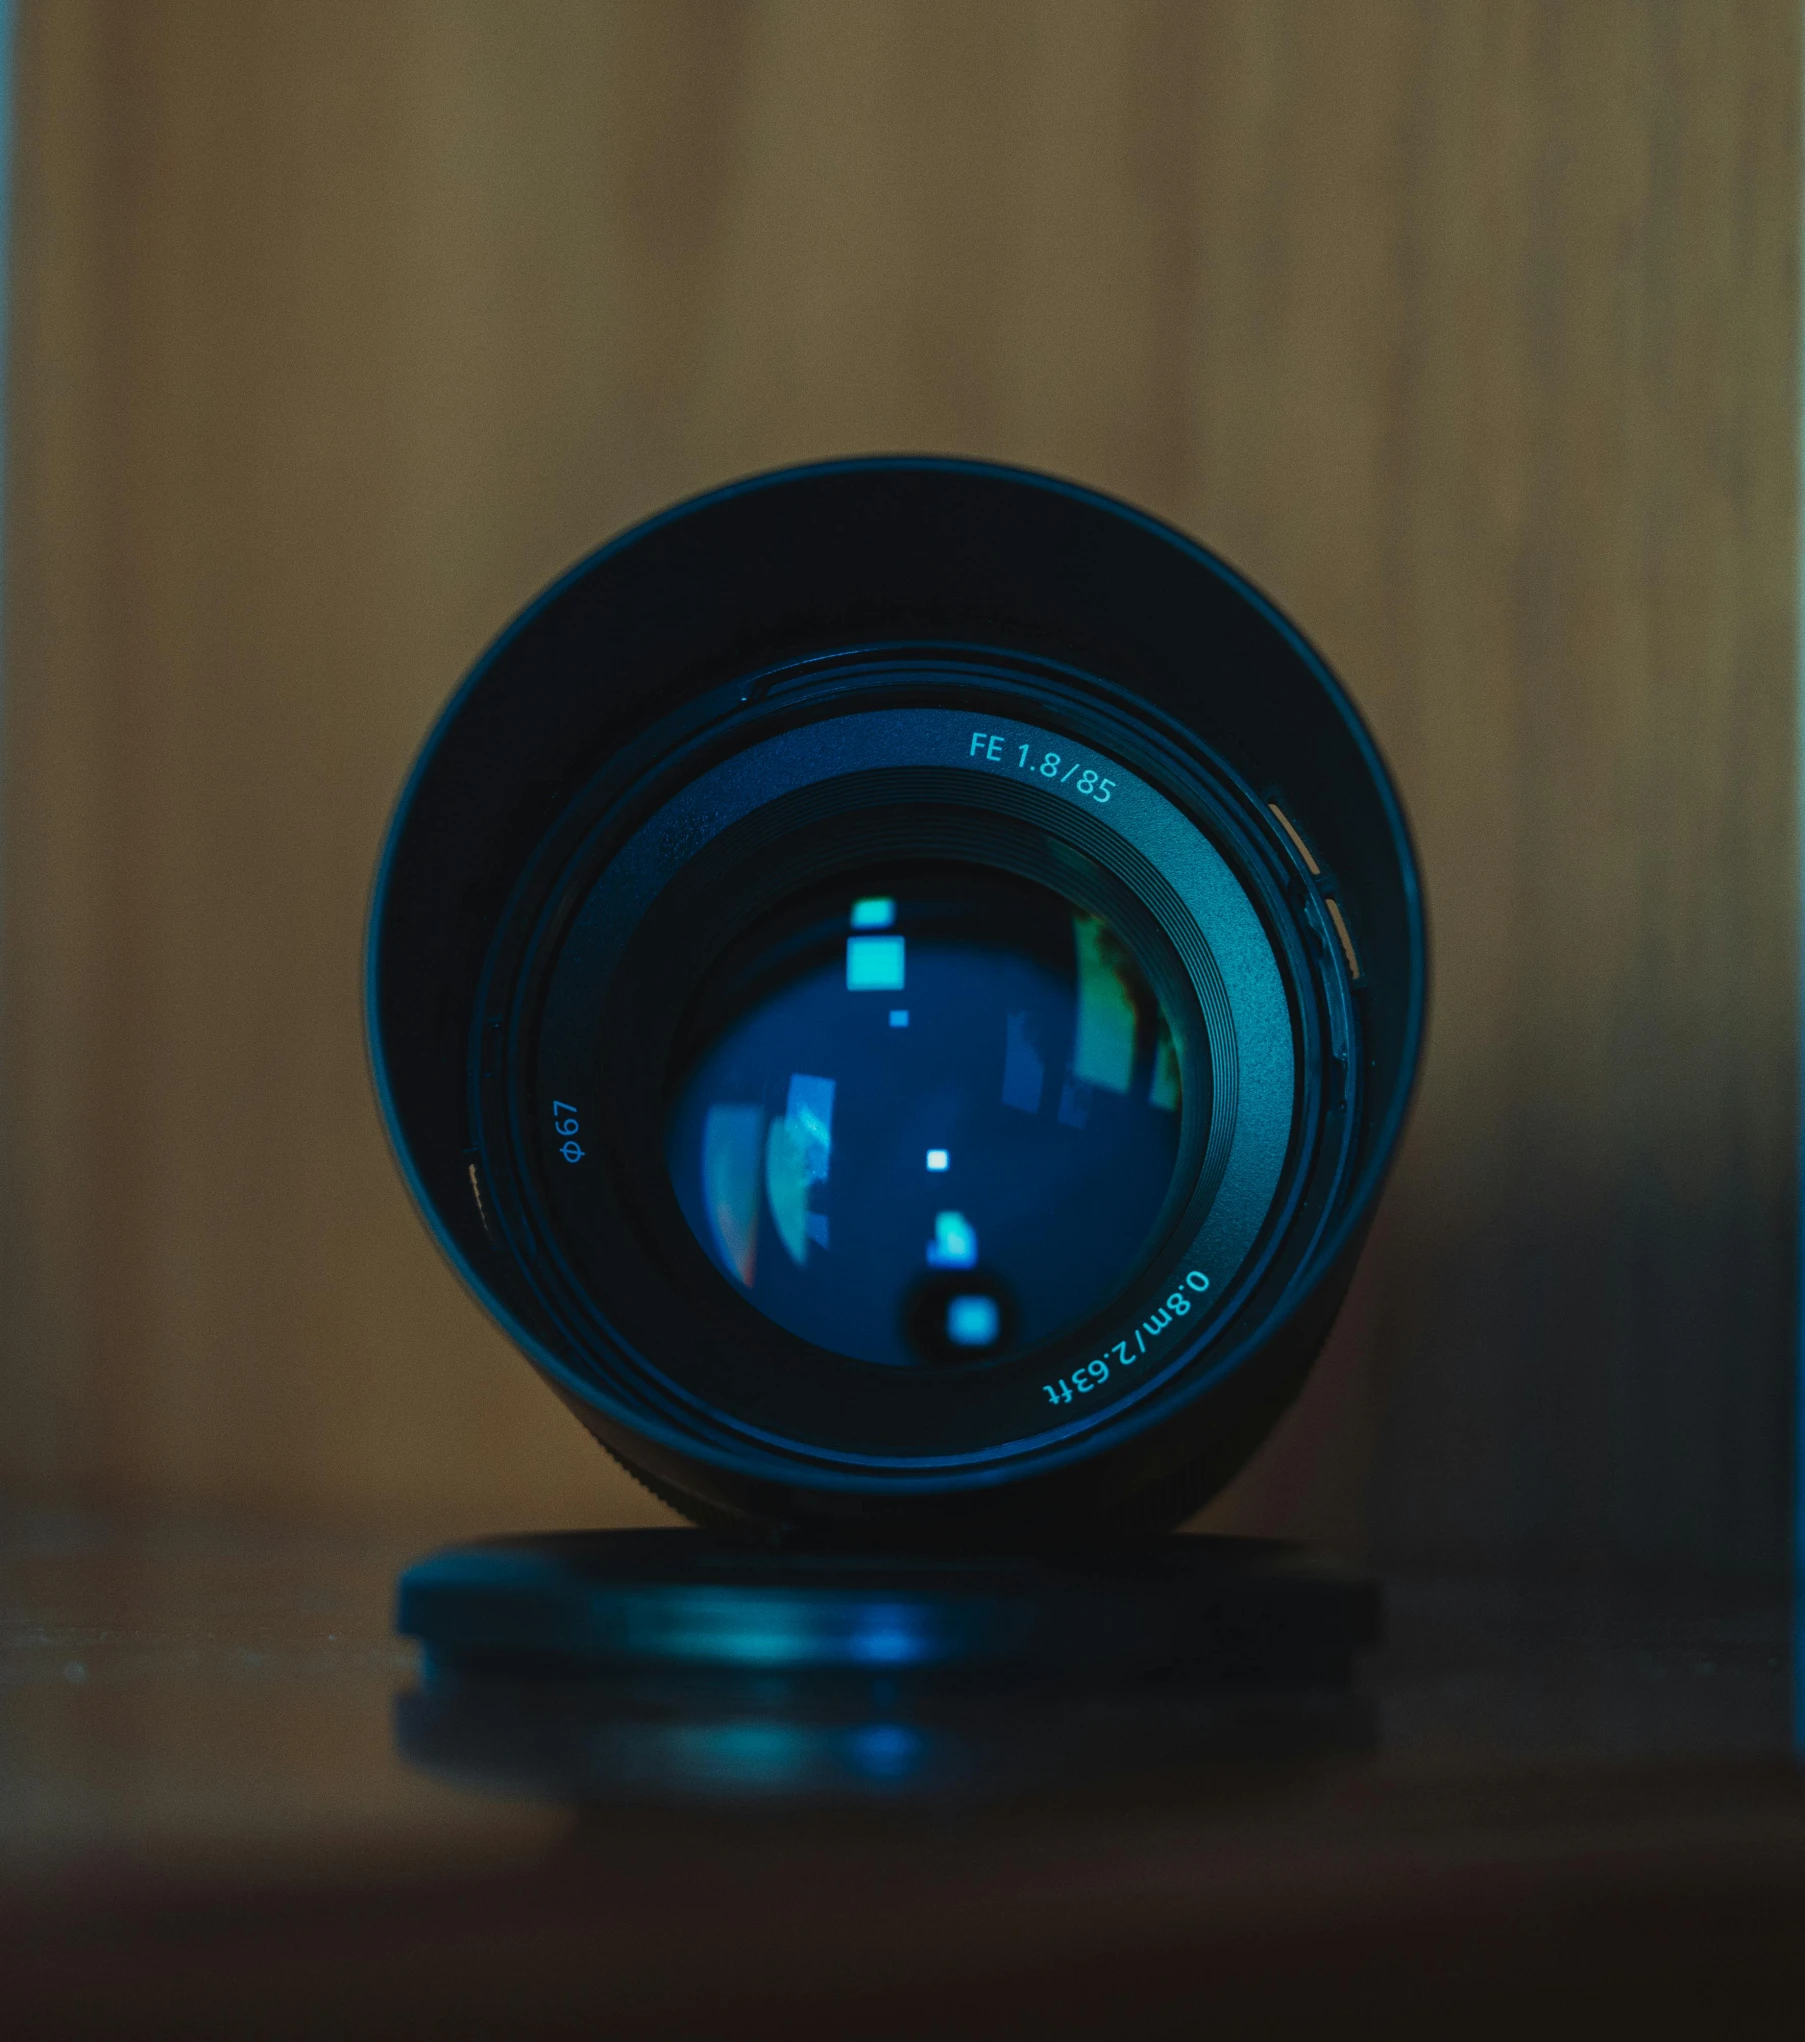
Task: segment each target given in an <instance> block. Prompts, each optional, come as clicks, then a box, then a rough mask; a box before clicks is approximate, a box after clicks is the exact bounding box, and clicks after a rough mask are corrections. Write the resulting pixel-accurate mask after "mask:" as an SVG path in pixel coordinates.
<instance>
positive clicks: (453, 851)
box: [370, 461, 1425, 1543]
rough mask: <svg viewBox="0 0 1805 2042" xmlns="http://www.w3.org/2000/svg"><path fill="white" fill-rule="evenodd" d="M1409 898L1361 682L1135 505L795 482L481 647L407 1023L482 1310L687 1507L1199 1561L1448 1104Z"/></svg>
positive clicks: (421, 771)
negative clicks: (1360, 700) (1429, 1087)
mask: <svg viewBox="0 0 1805 2042" xmlns="http://www.w3.org/2000/svg"><path fill="white" fill-rule="evenodd" d="M1424 982H1425V963H1424V941H1423V927H1422V913H1421V904H1420V900H1419V897H1418V891H1417V883H1416V876H1415V868H1414V864H1413V862H1412V858H1411V853H1410V846H1409V841H1408V837H1407V834H1406V832H1405V829H1404V825H1403V820H1402V816H1401V813H1400V811H1399V809H1398V806H1397V802H1396V797H1395V795H1394V794H1393V792H1392V790H1391V787H1390V784H1389V781H1388V780H1387V778H1386V776H1385V773H1384V769H1383V766H1382V765H1381V763H1380V761H1379V759H1378V756H1377V753H1376V751H1375V750H1374V748H1373V746H1372V743H1371V740H1370V739H1369V738H1368V737H1367V735H1366V733H1365V731H1364V729H1363V728H1362V727H1361V725H1360V723H1359V721H1358V718H1357V717H1356V716H1355V715H1354V712H1353V711H1352V709H1351V707H1350V705H1349V704H1348V702H1347V700H1346V697H1345V696H1344V695H1343V694H1342V692H1341V690H1340V689H1339V687H1338V686H1337V685H1336V683H1335V682H1334V680H1333V678H1332V677H1331V676H1330V675H1329V673H1328V671H1327V669H1326V668H1325V667H1324V666H1323V664H1322V662H1321V661H1320V660H1319V659H1318V658H1317V657H1316V656H1315V655H1314V654H1313V653H1311V652H1310V650H1309V649H1308V647H1307V646H1305V645H1304V643H1303V641H1302V640H1301V639H1300V638H1299V637H1298V636H1297V634H1296V633H1295V632H1294V631H1293V630H1292V629H1291V627H1290V626H1288V625H1287V624H1285V623H1284V621H1283V620H1282V619H1281V618H1280V617H1279V616H1278V615H1277V613H1276V612H1275V611H1274V610H1273V609H1272V608H1271V606H1270V605H1269V604H1267V603H1266V602H1265V601H1264V599H1263V598H1261V597H1259V596H1258V595H1257V594H1256V593H1255V592H1254V591H1252V590H1251V589H1250V588H1248V586H1247V585H1246V584H1245V583H1244V582H1241V581H1240V580H1239V579H1238V578H1237V577H1236V576H1234V575H1233V573H1232V572H1231V571H1230V570H1228V569H1227V568H1225V567H1224V566H1223V565H1222V563H1220V562H1219V561H1216V560H1214V559H1213V558H1212V557H1211V556H1209V555H1208V554H1205V553H1204V552H1203V551H1202V550H1201V549H1200V548H1197V547H1195V546H1194V545H1192V544H1191V543H1190V542H1189V541H1186V540H1184V539H1182V538H1181V537H1179V535H1177V534H1175V533H1172V532H1169V531H1167V530H1166V529H1165V528H1163V527H1160V526H1157V525H1154V524H1152V523H1151V522H1150V521H1148V520H1146V519H1144V518H1141V517H1139V516H1138V514H1135V513H1133V512H1130V511H1128V510H1126V509H1125V508H1124V507H1123V506H1120V505H1117V504H1112V503H1110V502H1108V501H1107V500H1105V499H1102V498H1098V497H1095V496H1092V495H1089V494H1087V493H1085V492H1082V491H1077V490H1073V489H1071V488H1069V487H1067V486H1066V485H1062V484H1057V483H1054V482H1050V481H1048V480H1047V479H1046V478H1043V477H1037V476H1031V475H1026V474H1023V473H1021V472H1019V471H1013V470H1003V469H995V468H987V467H982V466H978V465H974V464H966V463H954V462H933V461H873V462H855V463H844V464H836V465H832V466H829V467H825V468H819V469H812V470H798V471H792V472H789V473H784V474H779V475H775V476H770V477H763V478H758V479H757V480H756V481H754V482H753V483H751V484H747V485H741V486H739V487H737V488H735V489H732V490H729V491H724V492H721V493H720V494H718V495H716V496H714V497H710V498H704V499H702V500H700V501H699V502H697V503H695V504H691V505H687V506H682V507H680V508H679V509H678V510H677V511H676V512H674V513H671V514H669V515H668V516H667V517H665V518H663V519H659V520H655V521H653V523H652V524H650V525H648V526H645V527H642V528H640V529H639V530H638V531H636V532H634V533H630V534H628V535H627V536H626V537H625V538H624V539H622V540H620V541H617V542H616V543H615V545H614V546H612V547H610V548H608V549H605V550H604V551H603V552H602V553H601V554H599V555H597V556H596V557H595V558H594V559H593V560H591V561H589V562H586V563H584V564H583V565H582V566H581V567H579V568H578V569H577V570H575V571H574V572H573V574H572V575H571V576H569V577H567V579H566V580H565V581H564V582H563V583H561V584H559V585H558V586H557V587H556V588H554V589H553V590H552V591H551V592H550V593H549V594H548V595H547V596H546V597H544V598H542V599H541V601H540V602H539V603H538V604H537V605H535V606H534V608H533V609H532V610H530V611H529V612H528V613H527V614H526V616H525V617H524V618H523V619H522V620H520V622H519V623H517V624H516V625H515V626H514V627H512V628H511V630H510V631H509V632H508V633H507V634H506V635H505V636H504V637H503V639H502V640H500V641H499V642H498V644H497V646H496V647H495V648H494V649H493V650H492V651H491V652H490V653H489V654H488V655H487V656H486V657H485V659H484V660H483V661H482V662H481V663H480V664H479V666H478V668H477V669H476V671H475V673H474V674H473V675H472V677H471V678H470V680H469V681H468V682H467V683H466V684H465V687H464V689H463V690H462V691H461V692H460V694H459V695H458V696H457V697H456V698H455V699H454V701H453V703H452V705H451V706H450V708H449V709H448V710H447V712H446V715H445V717H444V718H443V719H442V720H441V723H440V725H439V727H438V729H437V730H436V731H435V733H434V735H433V737H432V738H431V740H430V741H429V743H428V746H427V748H426V751H425V752H424V754H423V755H422V758H421V761H420V763H419V765H418V766H417V767H416V769H415V773H414V777H413V779H412V781H411V782H410V784H409V787H408V789H407V791H406V792H405V793H404V795H403V798H402V802H401V806H400V808H399V810H398V813H397V817H396V821H395V824H394V826H393V830H392V833H391V838H390V842H389V846H388V849H387V852H386V853H385V859H384V864H383V868H382V871H381V873H380V874H379V877H378V885H377V895H376V902H375V909H374V914H373V919H372V929H371V956H370V1002H371V1009H370V1011H371V1037H372V1048H373V1058H374V1063H375V1068H376V1075H377V1082H378V1089H379V1092H380V1094H381V1097H382V1102H383V1106H384V1109H385V1113H386V1115H387V1117H388V1122H389V1126H390V1130H391V1134H392V1136H393V1138H394V1140H395V1145H396V1148H397V1152H398V1154H399V1155H400V1157H401V1159H402V1162H403V1165H404V1168H405V1169H406V1171H407V1173H408V1175H409V1179H410V1182H411V1184H412V1186H413V1189H414V1191H415V1194H416V1197H417V1198H418V1200H419V1202H420V1204H421V1206H422V1208H423V1210H424V1211H425V1213H426V1215H427V1217H428V1219H429V1221H430V1223H431V1224H432V1225H433V1227H434V1230H435V1232H436V1233H437V1235H438V1237H439V1239H440V1241H441V1243H442V1244H443V1245H444V1246H445V1247H446V1248H447V1250H448V1251H449V1253H450V1254H451V1257H452V1259H453V1261H454V1264H455V1266H456V1267H457V1268H458V1270H459V1272H460V1273H461V1274H462V1275H463V1276H464V1277H465V1278H466V1280H467V1281H468V1282H469V1283H470V1284H471V1285H472V1286H473V1287H474V1288H475V1289H476V1291H477V1293H478V1295H479V1297H480V1298H481V1299H482V1301H483V1302H484V1304H485V1305H486V1306H487V1307H488V1308H489V1309H490V1310H491V1311H492V1312H493V1313H494V1314H495V1315H496V1316H497V1317H498V1318H499V1319H500V1320H501V1322H502V1323H503V1324H504V1325H505V1326H506V1327H507V1329H508V1330H509V1332H510V1333H511V1334H512V1335H513V1336H514V1337H515V1339H516V1340H517V1341H518V1342H519V1344H520V1345H521V1346H522V1347H523V1348H524V1349H525V1350H526V1352H527V1354H528V1355H529V1357H530V1358H531V1359H532V1360H533V1361H534V1362H535V1363H536V1364H537V1365H538V1366H539V1368H540V1369H541V1370H542V1371H543V1372H544V1373H545V1375H546V1376H547V1377H548V1378H549V1380H550V1381H551V1382H552V1384H553V1386H554V1387H555V1388H556V1389H557V1390H558V1392H559V1393H560V1394H561V1395H562V1396H563V1397H564V1399H565V1401H566V1402H567V1403H568V1404H569V1405H570V1407H571V1408H572V1409H573V1410H574V1411H575V1412H576V1413H577V1415H578V1416H579V1417H580V1418H581V1419H582V1420H583V1422H584V1423H585V1424H587V1425H588V1426H589V1427H590V1429H591V1430H592V1431H593V1432H594V1433H595V1434H596V1435H597V1437H598V1438H599V1439H601V1440H602V1442H603V1443H604V1444H605V1445H607V1446H608V1447H609V1449H610V1450H611V1451H612V1452H614V1453H615V1454H616V1456H617V1457H618V1458H620V1459H621V1460H622V1461H623V1462H625V1463H626V1464H627V1465H628V1466H629V1467H630V1468H631V1469H632V1470H633V1472H634V1473H635V1474H637V1475H638V1476H639V1477H640V1479H641V1480H643V1481H644V1482H646V1484H647V1485H648V1486H649V1487H651V1488H652V1489H654V1491H655V1492H656V1493H658V1494H660V1495H662V1496H664V1497H666V1498H667V1499H668V1500H670V1501H672V1502H674V1503H676V1504H677V1505H678V1506H679V1507H680V1508H682V1509H684V1510H685V1511H687V1512H688V1513H689V1514H691V1515H692V1516H695V1517H697V1518H699V1519H701V1520H703V1521H705V1522H709V1523H714V1524H717V1525H732V1526H739V1527H743V1528H745V1529H747V1530H751V1531H759V1532H769V1531H772V1530H787V1531H789V1532H792V1533H794V1534H798V1535H808V1536H815V1537H826V1538H849V1537H850V1538H857V1539H862V1540H867V1541H869V1540H872V1539H901V1540H905V1541H910V1542H920V1541H924V1540H928V1541H932V1540H936V1539H947V1540H961V1541H965V1542H967V1543H969V1542H971V1541H972V1540H974V1539H976V1540H984V1541H991V1542H995V1541H998V1540H1002V1541H1005V1542H1010V1541H1019V1540H1028V1541H1031V1542H1045V1541H1047V1540H1058V1539H1065V1538H1091V1537H1095V1536H1098V1535H1101V1534H1110V1533H1119V1534H1123V1535H1127V1534H1130V1533H1133V1532H1135V1531H1139V1530H1146V1529H1150V1528H1153V1527H1155V1526H1158V1525H1163V1524H1166V1523H1169V1522H1173V1521H1176V1519H1177V1518H1178V1517H1180V1516H1182V1515H1183V1514H1185V1513H1186V1512H1188V1511H1189V1510H1190V1509H1193V1508H1195V1507H1196V1506H1197V1505H1198V1504H1199V1503H1201V1502H1202V1501H1203V1500H1204V1499H1205V1498H1206V1497H1207V1495H1208V1494H1209V1493H1211V1491H1212V1490H1213V1489H1215V1488H1216V1487H1219V1486H1220V1484H1221V1483H1222V1482H1223V1481H1224V1480H1226V1479H1227V1477H1228V1476H1229V1475H1230V1474H1232V1473H1233V1472H1234V1470H1235V1468H1237V1467H1238V1466H1239V1465H1240V1464H1241V1463H1242V1462H1243V1461H1244V1460H1245V1458H1246V1456H1247V1455H1248V1453H1249V1452H1251V1450H1252V1448H1253V1447H1254V1446H1255V1445H1256V1444H1257V1443H1258V1441H1259V1439H1260V1438H1261V1437H1262V1436H1263V1434H1264V1433H1265V1431H1266V1430H1267V1429H1269V1427H1270V1426H1271V1424H1272V1423H1273V1421H1274V1420H1275V1419H1276V1417H1277V1416H1278V1414H1279V1413H1280V1412H1281V1411H1282V1410H1283V1408H1284V1406H1285V1404H1286V1403H1287V1402H1288V1401H1289V1399H1290V1398H1291V1397H1292V1396H1293V1395H1294V1394H1295V1392H1296V1390H1297V1388H1298V1386H1299V1385H1300V1384H1301V1382H1302V1380H1303V1377H1304V1374H1305V1373H1306V1371H1307V1369H1308V1367H1309V1363H1310V1361H1311V1359H1312V1358H1313V1356H1314V1354H1315V1352H1316V1350H1317V1348H1318V1347H1319V1346H1320V1344H1321V1341H1322V1339H1323V1337H1324V1335H1325V1334H1326V1331H1327V1328H1328V1326H1329V1324H1330V1322H1331V1320H1332V1318H1333V1314H1334V1311H1335V1308H1336V1306H1337V1305H1338V1303H1339V1301H1340V1298H1341V1295H1342V1293H1343V1291H1344V1290H1345V1288H1346V1284H1347V1281H1348V1278H1349V1276H1350V1274H1351V1272H1352V1268H1353V1263H1354V1259H1355V1256H1356V1254H1357V1252H1358V1249H1359V1245H1360V1242H1361V1239H1362V1237H1363V1234H1364V1231H1365V1228H1366V1225H1367V1223H1368V1221H1369V1219H1370V1215H1371V1211H1372V1206H1373V1203H1374V1200H1375V1199H1376V1197H1377V1194H1378V1191H1379V1188H1380V1185H1381V1183H1382V1180H1383V1176H1384V1173H1385V1169H1386V1167H1387V1165H1388V1162H1389V1159H1390V1156H1391V1153H1392V1150H1393V1148H1394V1147H1395V1143H1396V1140H1397V1135H1398V1132H1399V1129H1400V1127H1401V1124H1402V1118H1403V1114H1404V1110H1405V1106H1406V1104H1407V1100H1408V1096H1409V1092H1410V1088H1411V1083H1412V1080H1413V1077H1414V1072H1415V1067H1416V1061H1417V1055H1418V1049H1419V1045H1420V1038H1421V1027H1422V1014H1423V1004H1424Z"/></svg>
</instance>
